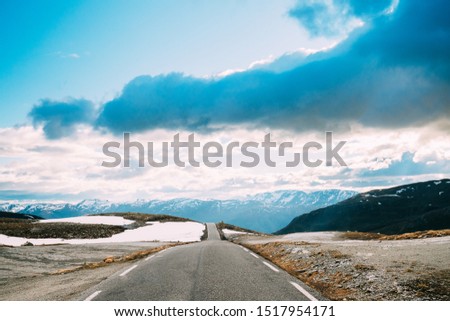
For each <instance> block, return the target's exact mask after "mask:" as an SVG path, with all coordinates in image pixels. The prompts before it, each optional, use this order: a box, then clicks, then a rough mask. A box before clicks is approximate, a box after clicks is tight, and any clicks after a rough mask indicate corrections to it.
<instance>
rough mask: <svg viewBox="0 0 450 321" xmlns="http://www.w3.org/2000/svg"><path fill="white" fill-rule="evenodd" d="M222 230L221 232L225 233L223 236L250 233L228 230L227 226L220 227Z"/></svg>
mask: <svg viewBox="0 0 450 321" xmlns="http://www.w3.org/2000/svg"><path fill="white" fill-rule="evenodd" d="M222 232H223V234H225V236H228V235H233V234H251V233H248V232H241V231H235V230H229V229H227V228H224V229H222Z"/></svg>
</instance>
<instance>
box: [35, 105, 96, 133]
mask: <svg viewBox="0 0 450 321" xmlns="http://www.w3.org/2000/svg"><path fill="white" fill-rule="evenodd" d="M29 116H30V117H31V118H32V120H33V124H34V125H43V129H44V133H45V135H46V137H47V138H48V139H58V138H61V137H65V136H69V135H70V134H71V133H72V131H73V130H74V128H75V126H76V125H78V124H91V123H92V122H93V121H94V119H95V109H94V106H93V104H92V103H91V102H90V101H88V100H84V99H68V100H66V101H52V100H49V99H43V100H41V101H40V102H39V103H38V104H37V105H35V106H34V107H33V109H32V110H31V111H30V113H29Z"/></svg>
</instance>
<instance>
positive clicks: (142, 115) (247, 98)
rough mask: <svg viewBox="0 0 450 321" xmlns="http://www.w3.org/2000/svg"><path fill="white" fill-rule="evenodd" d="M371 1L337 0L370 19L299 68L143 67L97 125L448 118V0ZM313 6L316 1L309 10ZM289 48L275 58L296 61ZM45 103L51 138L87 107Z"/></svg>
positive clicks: (384, 122)
mask: <svg viewBox="0 0 450 321" xmlns="http://www.w3.org/2000/svg"><path fill="white" fill-rule="evenodd" d="M375 2H376V4H375ZM375 2H374V1H357V0H354V1H353V0H352V1H350V0H348V1H343V0H342V1H337V2H336V5H342V6H345V7H346V8H347V12H348V14H349V15H353V16H357V17H361V19H363V20H364V19H367V24H366V27H364V28H363V29H361V30H357V31H355V32H354V33H353V34H351V35H350V37H349V38H348V39H347V40H346V41H344V42H343V43H341V44H340V45H339V46H337V47H336V48H334V49H332V50H330V51H327V52H321V53H317V54H314V55H311V56H308V57H306V58H305V57H303V56H302V55H299V63H298V64H297V66H296V67H293V68H291V69H286V68H283V66H286V63H284V64H280V62H281V61H275V62H274V63H273V64H274V66H276V68H272V69H271V68H259V69H258V68H256V69H252V70H248V71H245V72H240V73H235V74H232V75H229V76H226V77H223V78H213V79H204V78H196V77H191V76H185V75H182V74H177V73H174V74H168V75H160V76H140V77H137V78H135V79H133V80H132V81H130V82H129V83H128V84H127V85H126V86H125V87H124V89H123V91H122V93H121V94H120V95H119V96H118V97H117V98H115V99H113V100H111V101H109V102H107V103H105V104H104V105H103V106H101V108H100V110H99V116H98V118H97V119H96V120H95V122H94V124H95V126H96V127H98V128H106V129H107V130H109V131H111V132H114V133H121V132H123V131H144V130H147V129H154V128H167V129H188V130H196V131H198V130H210V129H212V128H215V127H220V126H224V125H225V126H226V125H229V124H232V125H236V124H245V125H246V126H249V125H250V126H255V127H271V128H287V129H291V130H295V131H302V130H320V131H322V130H324V129H327V130H338V129H345V128H347V127H348V126H349V124H350V123H352V122H357V123H360V124H362V125H365V126H370V127H382V128H402V127H406V126H411V125H424V124H427V123H430V122H432V121H435V120H438V119H442V118H444V119H449V118H450V19H448V16H447V13H448V12H450V2H449V1H446V0H435V1H422V0H408V1H400V3H399V4H398V7H397V9H396V10H395V12H394V13H392V14H386V8H388V7H389V6H390V5H391V1H380V2H378V1H375ZM319 11H320V10H319ZM316 12H317V10H315V7H313V8H312V10H311V11H310V13H309V14H311V15H312V16H313V15H315V14H316ZM291 14H292V13H291ZM312 18H314V17H312ZM294 56H295V55H294ZM294 56H291V57H282V58H281V59H284V60H285V61H287V60H286V59H288V58H289V59H288V60H289V65H291V66H295V64H294V63H293V62H292V59H291V58H293V57H294ZM277 63H278V65H276V64H277ZM49 103H50V106H53V105H58V103H56V102H44V103H41V105H40V106H37V107H35V109H37V110H38V111H39V112H37V111H36V112H35V111H34V110H33V111H32V113H31V116H32V117H33V119H34V121H35V123H38V124H39V123H42V124H44V129H45V130H46V134H47V136H48V137H50V138H57V137H61V136H64V135H67V134H69V133H70V131H71V130H73V128H74V125H76V124H78V123H83V122H87V121H89V119H90V116H89V115H92V111H91V109H90V108H81V109H77V108H75V110H77V112H70V111H71V110H73V109H74V106H78V104H73V103H61V104H66V105H64V106H66V107H67V108H66V107H64V106H62V105H60V107H64V108H55V107H52V108H50V110H51V111H52V112H45V113H44V111H45V110H46V109H45V108H44V107H45V106H47V105H49ZM87 105H89V104H88V103H87V102H86V106H87ZM66 109H67V112H66V111H65V110H66Z"/></svg>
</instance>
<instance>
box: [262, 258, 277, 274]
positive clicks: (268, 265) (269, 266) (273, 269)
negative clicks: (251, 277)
mask: <svg viewBox="0 0 450 321" xmlns="http://www.w3.org/2000/svg"><path fill="white" fill-rule="evenodd" d="M263 263H264V265H265V266H267V267H268V268H270V269H271V270H272V271H275V272H280V270H278V269H276V268H274V267H273V266H272V265H270V264H269V263H267V262H264V261H263Z"/></svg>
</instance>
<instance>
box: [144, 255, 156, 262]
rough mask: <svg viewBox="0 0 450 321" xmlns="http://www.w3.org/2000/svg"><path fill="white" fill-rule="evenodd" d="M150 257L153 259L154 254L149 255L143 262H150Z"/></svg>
mask: <svg viewBox="0 0 450 321" xmlns="http://www.w3.org/2000/svg"><path fill="white" fill-rule="evenodd" d="M152 257H155V254H153V255H150V256H149V257H147V258H146V259H145V260H144V261H148V260H150V259H151V258H152Z"/></svg>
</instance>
